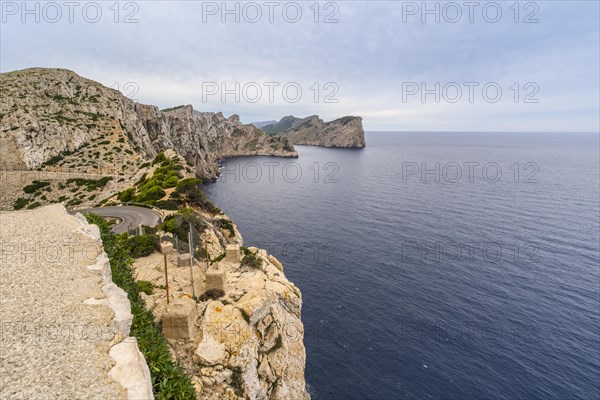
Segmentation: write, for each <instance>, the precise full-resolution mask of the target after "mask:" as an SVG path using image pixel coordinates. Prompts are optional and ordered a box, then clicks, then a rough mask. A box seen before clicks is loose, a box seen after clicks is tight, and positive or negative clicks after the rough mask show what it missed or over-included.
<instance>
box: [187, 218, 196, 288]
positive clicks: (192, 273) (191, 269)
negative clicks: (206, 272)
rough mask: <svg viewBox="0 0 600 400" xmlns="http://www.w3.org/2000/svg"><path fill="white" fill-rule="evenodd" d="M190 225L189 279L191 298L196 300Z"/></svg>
mask: <svg viewBox="0 0 600 400" xmlns="http://www.w3.org/2000/svg"><path fill="white" fill-rule="evenodd" d="M192 240H193V237H192V224H191V223H190V234H189V235H188V241H189V244H188V245H189V249H190V279H191V281H192V298H194V299H195V298H196V288H194V245H193V244H192Z"/></svg>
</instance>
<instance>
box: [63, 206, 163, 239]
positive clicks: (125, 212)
mask: <svg viewBox="0 0 600 400" xmlns="http://www.w3.org/2000/svg"><path fill="white" fill-rule="evenodd" d="M78 212H79V213H82V214H88V213H93V214H97V215H99V216H101V217H112V218H117V219H119V220H120V221H121V222H120V223H118V224H117V225H115V226H113V228H112V231H113V232H114V233H124V232H127V231H128V230H129V229H134V228H137V227H138V226H140V225H146V226H156V225H158V223H159V222H160V216H159V215H158V213H156V212H155V211H153V210H151V209H149V208H143V207H134V206H118V207H96V208H87V209H85V210H76V211H70V212H69V213H70V214H75V213H78Z"/></svg>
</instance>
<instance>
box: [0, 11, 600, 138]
mask: <svg viewBox="0 0 600 400" xmlns="http://www.w3.org/2000/svg"><path fill="white" fill-rule="evenodd" d="M599 4H600V3H599V2H598V1H536V2H526V1H524V2H514V1H496V2H478V1H473V2H465V1H458V2H447V1H441V2H436V1H429V2H426V3H425V2H422V1H418V2H407V1H369V2H366V1H335V2H314V1H305V2H303V1H296V2H291V1H290V2H287V1H281V2H280V1H271V2H269V1H257V2H236V1H229V2H222V1H217V2H200V1H168V2H167V1H164V2H163V1H151V2H150V1H129V2H127V1H124V2H118V3H116V2H114V1H107V2H103V1H96V2H89V1H82V2H79V1H74V2H71V3H69V2H66V1H57V2H27V3H23V2H22V1H2V2H1V4H0V9H1V12H2V16H1V18H2V19H1V25H0V46H1V47H0V71H1V72H8V71H13V70H18V69H24V68H29V67H51V68H67V69H70V70H73V71H75V72H76V73H78V74H79V75H81V76H84V77H86V78H90V79H93V80H95V81H98V82H101V83H103V84H104V85H106V86H110V87H113V88H115V89H119V90H121V92H123V93H124V94H125V95H127V96H128V97H130V98H133V99H135V100H136V101H139V102H141V103H145V104H154V105H157V106H158V107H160V108H167V107H173V106H177V105H180V104H192V105H193V106H194V109H196V110H199V111H213V112H217V111H221V112H223V114H225V115H226V116H228V115H231V114H238V115H239V116H240V117H241V120H242V121H243V122H246V123H249V122H253V121H264V120H279V119H280V118H281V117H283V116H285V115H294V116H297V117H304V116H308V115H313V114H318V115H320V116H321V118H323V119H324V120H331V119H335V118H339V117H342V116H345V115H358V116H361V117H363V124H364V127H365V130H367V131H369V130H371V131H382V130H388V131H518V132H529V131H532V132H549V131H552V132H557V131H558V132H580V131H591V132H598V131H599V130H600V126H599V125H600V115H599V113H600V111H599V110H600V94H599V90H600V89H599V88H600V81H599V76H600V65H599V63H600V54H599V52H600V26H599V24H600V8H599Z"/></svg>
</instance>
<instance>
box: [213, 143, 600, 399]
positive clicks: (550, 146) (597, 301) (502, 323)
mask: <svg viewBox="0 0 600 400" xmlns="http://www.w3.org/2000/svg"><path fill="white" fill-rule="evenodd" d="M366 140H367V147H366V148H365V149H362V150H358V149H325V148H318V147H308V146H297V149H298V152H299V155H300V157H299V158H298V159H280V158H271V157H244V158H234V159H229V160H226V161H225V162H224V163H223V166H224V169H223V171H222V175H221V177H220V178H219V179H218V180H217V182H215V183H210V184H206V185H205V190H206V191H207V193H208V194H209V196H210V197H211V198H212V199H213V200H214V202H215V203H216V204H217V205H218V206H219V207H221V208H222V209H223V210H224V211H225V212H226V213H228V214H229V215H230V216H231V217H232V218H233V219H234V221H235V222H236V223H237V224H238V227H239V229H240V231H241V233H242V235H243V236H244V238H245V243H246V245H255V246H258V247H262V248H266V249H268V250H269V251H270V252H271V253H273V254H274V255H275V256H277V257H278V258H279V259H280V260H281V261H282V262H283V264H284V267H285V271H286V276H287V277H288V278H289V279H290V280H291V281H293V282H294V283H295V284H296V285H297V286H298V287H300V289H301V290H302V293H303V302H304V304H303V310H302V312H303V316H302V319H303V322H304V326H305V345H306V350H307V365H306V377H307V382H308V384H309V387H310V392H311V394H312V395H313V399H317V400H322V399H323V400H324V399H357V400H365V399H385V400H389V399H598V398H600V316H599V312H600V294H599V293H600V288H599V285H600V271H599V269H600V266H599V262H600V260H599V241H600V238H599V230H600V220H599V217H600V206H599V143H598V134H581V133H573V134H567V133H565V134H557V133H548V134H542V133H539V134H533V133H527V134H519V133H387V132H385V133H384V132H370V133H368V134H367V136H366Z"/></svg>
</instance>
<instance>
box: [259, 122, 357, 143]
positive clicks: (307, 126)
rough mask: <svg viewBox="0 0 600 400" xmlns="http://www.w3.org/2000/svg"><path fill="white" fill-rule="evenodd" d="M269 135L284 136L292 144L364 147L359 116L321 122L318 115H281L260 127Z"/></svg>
mask: <svg viewBox="0 0 600 400" xmlns="http://www.w3.org/2000/svg"><path fill="white" fill-rule="evenodd" d="M261 129H262V130H263V131H265V132H267V133H268V134H271V135H276V136H281V137H286V138H288V139H290V141H291V142H292V143H293V144H299V145H309V146H324V147H365V132H364V130H363V127H362V118H361V117H343V118H338V119H336V120H333V121H330V122H323V120H322V119H320V118H319V116H318V115H312V116H310V117H306V118H296V117H294V116H291V115H290V116H287V117H283V118H282V119H281V120H280V121H279V122H277V123H275V124H271V125H266V126H263V127H262V128H261Z"/></svg>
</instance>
